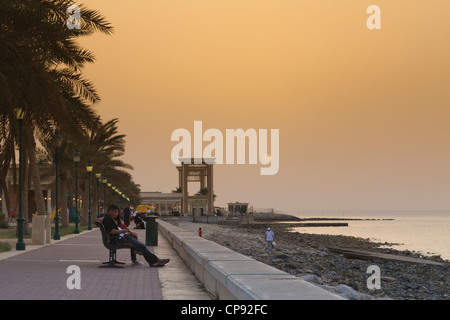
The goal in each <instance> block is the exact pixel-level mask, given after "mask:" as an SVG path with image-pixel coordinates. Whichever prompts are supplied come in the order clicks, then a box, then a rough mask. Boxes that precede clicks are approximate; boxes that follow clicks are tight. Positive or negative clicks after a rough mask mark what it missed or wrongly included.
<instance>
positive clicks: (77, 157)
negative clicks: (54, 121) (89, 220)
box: [72, 149, 81, 234]
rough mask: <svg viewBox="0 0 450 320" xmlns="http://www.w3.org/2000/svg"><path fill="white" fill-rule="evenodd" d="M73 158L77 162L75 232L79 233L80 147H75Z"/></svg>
mask: <svg viewBox="0 0 450 320" xmlns="http://www.w3.org/2000/svg"><path fill="white" fill-rule="evenodd" d="M72 159H73V162H74V163H75V231H74V232H73V233H75V234H78V233H80V230H78V223H79V221H80V217H79V215H78V162H80V159H81V155H80V153H79V152H78V149H75V152H74V153H73V156H72Z"/></svg>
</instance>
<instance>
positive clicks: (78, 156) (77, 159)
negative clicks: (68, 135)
mask: <svg viewBox="0 0 450 320" xmlns="http://www.w3.org/2000/svg"><path fill="white" fill-rule="evenodd" d="M72 159H73V162H75V163H78V162H80V159H81V154H80V153H79V152H78V149H75V152H74V153H73V156H72Z"/></svg>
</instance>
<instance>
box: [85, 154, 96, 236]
mask: <svg viewBox="0 0 450 320" xmlns="http://www.w3.org/2000/svg"><path fill="white" fill-rule="evenodd" d="M93 168H94V167H93V166H92V164H91V162H90V161H89V162H88V164H87V165H86V170H87V172H88V180H89V213H88V215H89V223H88V230H92V212H91V172H92V169H93Z"/></svg>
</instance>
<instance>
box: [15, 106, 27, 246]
mask: <svg viewBox="0 0 450 320" xmlns="http://www.w3.org/2000/svg"><path fill="white" fill-rule="evenodd" d="M16 117H17V121H18V122H19V216H18V217H17V243H16V250H25V242H24V241H23V222H24V220H25V219H24V218H23V212H22V166H23V159H22V157H23V155H22V121H23V117H24V111H23V110H22V109H20V108H17V109H16Z"/></svg>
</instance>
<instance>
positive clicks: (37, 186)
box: [29, 134, 47, 215]
mask: <svg viewBox="0 0 450 320" xmlns="http://www.w3.org/2000/svg"><path fill="white" fill-rule="evenodd" d="M29 139H30V140H31V146H32V147H31V148H30V149H29V158H30V174H31V179H32V181H33V187H34V196H35V198H36V209H37V212H38V214H39V215H46V214H47V210H46V209H45V200H44V194H43V193H42V186H41V177H40V174H39V168H38V165H37V160H36V151H35V150H36V141H35V140H34V135H33V134H31V135H30V138H29Z"/></svg>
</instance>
